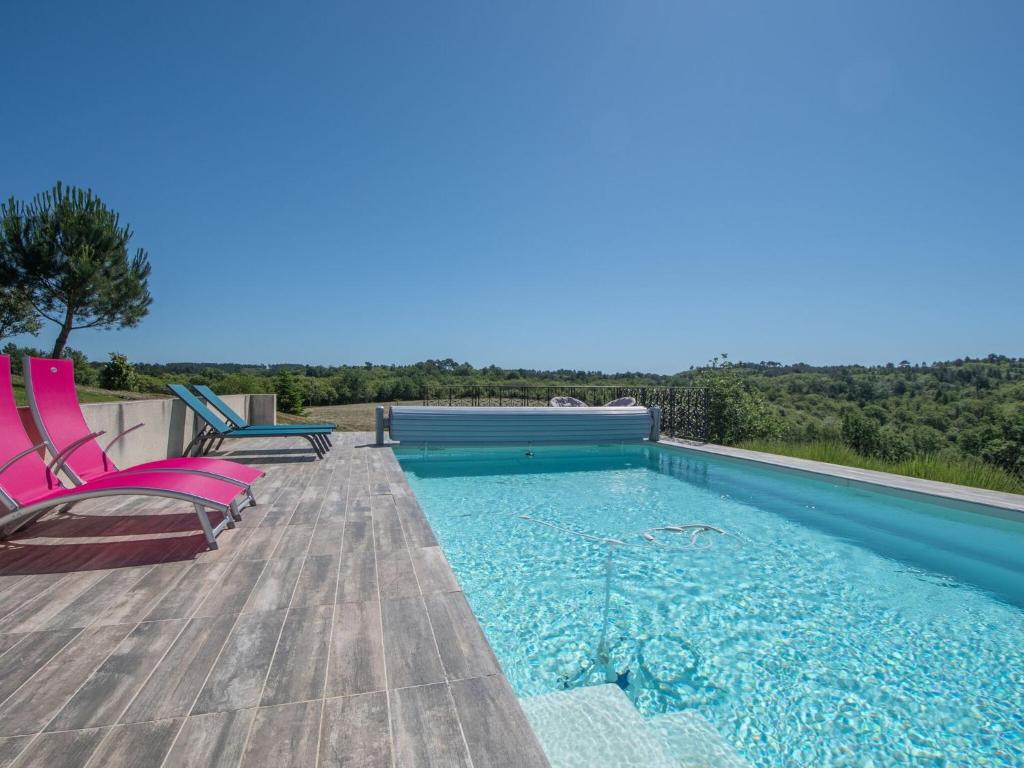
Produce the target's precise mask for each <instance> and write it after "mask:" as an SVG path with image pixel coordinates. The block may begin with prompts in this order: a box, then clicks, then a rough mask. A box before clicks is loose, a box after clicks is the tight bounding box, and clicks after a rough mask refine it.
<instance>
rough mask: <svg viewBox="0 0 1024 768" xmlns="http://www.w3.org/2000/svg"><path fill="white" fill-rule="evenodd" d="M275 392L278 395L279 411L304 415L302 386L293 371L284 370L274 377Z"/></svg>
mask: <svg viewBox="0 0 1024 768" xmlns="http://www.w3.org/2000/svg"><path fill="white" fill-rule="evenodd" d="M274 391H275V392H276V393H277V410H279V411H281V412H282V413H294V414H296V415H301V414H302V386H301V385H300V384H299V382H298V380H297V379H296V378H295V375H294V374H293V373H292V372H291V371H289V370H287V369H282V370H281V372H280V373H279V374H277V376H275V377H274Z"/></svg>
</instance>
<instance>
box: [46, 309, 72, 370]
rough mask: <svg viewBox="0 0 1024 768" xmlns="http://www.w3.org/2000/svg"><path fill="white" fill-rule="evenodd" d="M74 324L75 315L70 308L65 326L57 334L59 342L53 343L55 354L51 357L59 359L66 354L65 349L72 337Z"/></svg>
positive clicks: (65, 318) (65, 319) (52, 353)
mask: <svg viewBox="0 0 1024 768" xmlns="http://www.w3.org/2000/svg"><path fill="white" fill-rule="evenodd" d="M73 322H74V314H73V313H72V312H71V309H70V308H69V309H68V313H67V315H65V317H64V324H63V325H61V327H60V333H58V334H57V340H56V341H55V342H53V352H51V353H50V357H53V358H57V357H60V356H61V355H63V354H64V347H65V346H66V345H67V343H68V336H70V335H71V325H72V323H73Z"/></svg>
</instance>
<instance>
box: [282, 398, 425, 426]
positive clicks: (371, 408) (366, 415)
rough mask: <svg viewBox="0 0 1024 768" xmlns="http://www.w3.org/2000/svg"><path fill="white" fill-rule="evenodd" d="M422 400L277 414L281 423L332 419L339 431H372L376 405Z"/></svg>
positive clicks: (316, 408)
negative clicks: (303, 414)
mask: <svg viewBox="0 0 1024 768" xmlns="http://www.w3.org/2000/svg"><path fill="white" fill-rule="evenodd" d="M422 402H423V401H422V400H402V401H397V402H391V403H353V404H352V405H318V406H312V407H309V408H307V409H306V413H305V416H304V417H301V418H300V417H295V416H288V415H285V414H280V413H279V414H278V419H279V420H280V421H281V422H283V423H301V422H303V421H306V422H310V421H332V422H334V423H335V424H337V425H338V430H339V431H340V432H372V431H373V430H374V427H375V425H376V417H375V415H374V412H375V411H376V409H377V406H378V405H383V406H384V410H385V411H386V410H387V407H388V406H389V405H408V404H412V405H419V404H421V403H422Z"/></svg>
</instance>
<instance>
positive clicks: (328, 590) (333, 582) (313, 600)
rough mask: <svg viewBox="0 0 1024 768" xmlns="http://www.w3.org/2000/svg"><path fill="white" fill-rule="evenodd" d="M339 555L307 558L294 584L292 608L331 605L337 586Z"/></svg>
mask: <svg viewBox="0 0 1024 768" xmlns="http://www.w3.org/2000/svg"><path fill="white" fill-rule="evenodd" d="M340 565H341V555H321V556H318V557H307V558H306V561H305V562H304V563H303V565H302V573H300V574H299V580H298V582H296V584H295V595H294V596H293V597H292V602H291V606H292V608H298V607H301V606H306V605H333V604H334V596H335V593H336V591H337V586H338V567H339V566H340Z"/></svg>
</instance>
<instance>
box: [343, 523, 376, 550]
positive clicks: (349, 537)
mask: <svg viewBox="0 0 1024 768" xmlns="http://www.w3.org/2000/svg"><path fill="white" fill-rule="evenodd" d="M369 549H373V529H372V528H371V526H370V521H369V520H349V521H348V522H346V523H345V539H344V541H343V543H342V549H341V551H342V554H346V553H348V552H361V551H365V550H369Z"/></svg>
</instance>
